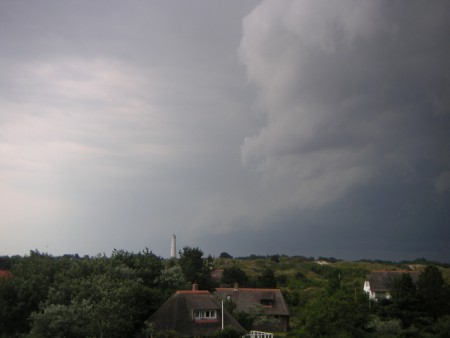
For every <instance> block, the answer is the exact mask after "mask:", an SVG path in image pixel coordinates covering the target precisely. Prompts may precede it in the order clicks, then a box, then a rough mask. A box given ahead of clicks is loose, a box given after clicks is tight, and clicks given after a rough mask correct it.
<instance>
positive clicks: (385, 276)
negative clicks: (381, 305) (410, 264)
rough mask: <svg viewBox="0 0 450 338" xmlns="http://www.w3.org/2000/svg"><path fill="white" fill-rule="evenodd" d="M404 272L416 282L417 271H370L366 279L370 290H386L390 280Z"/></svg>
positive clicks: (390, 282) (417, 277)
mask: <svg viewBox="0 0 450 338" xmlns="http://www.w3.org/2000/svg"><path fill="white" fill-rule="evenodd" d="M404 273H407V274H409V275H410V276H411V279H412V282H413V283H414V284H416V283H417V280H418V279H419V274H420V273H419V272H417V271H372V272H371V273H370V274H369V275H368V276H367V277H366V281H368V282H369V284H370V290H371V291H372V292H388V291H389V289H390V288H391V284H392V282H393V281H394V280H395V279H397V278H400V277H401V276H402V274H404Z"/></svg>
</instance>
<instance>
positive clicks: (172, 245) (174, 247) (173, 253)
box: [170, 235, 177, 258]
mask: <svg viewBox="0 0 450 338" xmlns="http://www.w3.org/2000/svg"><path fill="white" fill-rule="evenodd" d="M170 258H177V237H176V236H175V235H172V242H171V243H170Z"/></svg>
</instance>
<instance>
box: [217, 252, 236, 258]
mask: <svg viewBox="0 0 450 338" xmlns="http://www.w3.org/2000/svg"><path fill="white" fill-rule="evenodd" d="M219 258H233V256H231V255H230V254H229V253H228V252H221V253H220V255H219Z"/></svg>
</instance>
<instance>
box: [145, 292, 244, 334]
mask: <svg viewBox="0 0 450 338" xmlns="http://www.w3.org/2000/svg"><path fill="white" fill-rule="evenodd" d="M149 320H150V321H151V322H153V323H154V325H155V329H156V330H157V331H161V330H174V331H176V332H177V333H178V335H179V336H180V337H199V336H200V337H208V336H212V335H213V334H214V333H215V332H216V331H217V330H219V329H221V327H222V306H221V304H219V302H218V301H217V300H216V298H215V297H214V296H213V295H212V294H211V293H209V292H208V291H202V290H192V291H177V292H176V293H175V294H174V295H173V296H172V297H170V298H169V299H168V300H167V301H166V302H165V303H164V304H163V305H162V306H161V307H160V308H159V309H158V310H157V311H156V312H155V313H154V314H153V315H151V316H150V318H149ZM223 320H224V323H223V324H224V327H232V328H233V329H235V330H237V331H241V332H242V333H245V329H244V328H243V327H242V326H241V325H240V324H239V323H238V322H237V321H236V320H235V319H234V318H233V317H232V316H231V315H230V314H229V313H228V312H227V311H226V310H224V313H223Z"/></svg>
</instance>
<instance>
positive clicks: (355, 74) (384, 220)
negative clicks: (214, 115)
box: [241, 1, 450, 258]
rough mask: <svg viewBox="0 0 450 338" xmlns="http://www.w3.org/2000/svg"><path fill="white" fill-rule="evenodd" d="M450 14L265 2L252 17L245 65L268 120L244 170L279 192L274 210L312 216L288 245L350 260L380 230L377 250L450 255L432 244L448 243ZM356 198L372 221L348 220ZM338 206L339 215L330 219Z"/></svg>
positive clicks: (388, 6)
mask: <svg viewBox="0 0 450 338" xmlns="http://www.w3.org/2000/svg"><path fill="white" fill-rule="evenodd" d="M449 9H450V6H449V4H448V3H447V2H445V1H432V2H420V1H419V2H413V3H411V2H403V1H397V2H394V3H391V2H383V1H379V2H354V1H341V2H314V3H311V2H308V1H286V2H282V3H280V2H277V1H265V2H263V3H262V4H261V5H259V6H258V7H257V8H256V9H255V10H254V11H253V12H252V13H251V14H250V15H249V16H247V17H246V18H245V19H244V35H243V39H242V42H241V55H242V60H243V62H244V64H245V65H246V66H247V74H248V78H249V81H250V83H252V84H254V85H256V86H257V88H258V89H259V90H260V96H259V105H260V108H261V110H262V111H264V112H265V115H266V121H267V122H266V125H265V126H264V127H263V128H262V129H261V130H260V132H259V133H257V134H255V135H254V136H251V137H248V138H246V140H245V142H244V144H243V146H242V159H243V163H244V164H245V165H246V166H247V167H248V168H252V169H253V170H255V171H256V172H258V173H259V174H260V175H262V177H263V178H264V182H265V186H266V187H267V193H274V192H275V199H276V202H274V203H273V204H271V206H274V205H277V206H278V208H277V207H275V209H274V210H273V212H274V213H275V212H276V210H277V209H278V210H283V208H285V209H284V210H286V212H288V211H289V210H302V209H303V210H305V211H304V212H300V211H299V212H298V213H297V216H295V217H294V219H293V220H291V221H289V222H291V223H295V224H297V225H296V226H295V227H288V228H289V229H290V231H287V233H288V234H289V235H288V236H287V235H286V236H282V235H280V237H283V238H285V239H286V240H289V238H291V236H292V234H293V233H298V237H300V238H302V237H304V236H306V238H309V239H310V238H315V239H316V241H318V242H319V243H320V240H319V238H322V241H323V243H322V246H323V247H328V248H332V249H331V250H329V251H332V250H339V247H341V248H342V247H344V246H348V247H349V249H348V251H352V248H353V247H357V243H358V242H361V241H365V236H367V235H368V234H369V233H370V236H371V237H373V238H376V239H377V240H378V243H377V245H378V249H379V251H383V250H390V251H392V252H394V251H396V250H398V251H399V252H407V251H416V252H415V253H416V254H418V255H419V254H420V253H419V252H424V251H425V252H427V253H430V252H433V256H434V257H440V258H444V257H445V254H447V253H448V251H447V250H446V249H445V250H444V249H443V247H445V245H444V246H443V245H440V246H437V247H436V248H435V249H433V245H434V244H433V243H437V242H440V243H442V242H443V243H448V241H449V236H450V231H449V229H448V222H449V218H448V216H449V215H448V212H446V211H445V207H447V206H448V204H449V202H448V191H447V190H446V189H447V188H444V186H445V187H446V186H447V183H445V182H447V177H448V170H449V167H450V151H449V147H448V144H450V137H449V135H450V134H449V133H448V130H449V127H450V123H449V121H450V120H449V119H450V111H449V108H448V107H449V106H450V105H449V97H450V86H449V84H450V82H449V73H448V71H445V70H446V69H449V68H450V59H449V58H448V55H449V53H450V45H449V44H448V43H447V42H446V40H447V32H448V31H449V28H450V24H449V22H450V20H449V14H448V13H449ZM388 182H389V183H388ZM433 182H434V183H433ZM438 182H440V183H438ZM380 186H382V187H384V190H383V191H384V194H381V193H380V191H379V190H380V189H379V187H380ZM438 187H441V188H438ZM435 188H436V189H435ZM444 191H446V192H444ZM355 194H357V195H362V196H365V199H363V200H365V201H366V203H365V204H361V203H360V202H358V201H356V202H357V203H356V205H357V206H358V209H361V211H360V212H358V214H360V213H362V214H363V215H364V217H358V221H357V222H356V221H350V222H349V220H348V217H345V215H346V214H347V213H349V214H351V213H353V212H354V210H353V207H352V205H346V204H345V203H343V201H344V200H345V199H348V198H350V196H353V195H355ZM393 196H395V198H394V197H393ZM280 199H281V200H282V201H283V202H280ZM386 201H390V203H387V202H386ZM337 206H339V208H338V207H337ZM393 206H395V207H393ZM425 206H426V207H425ZM311 208H320V212H318V213H317V214H315V217H314V220H310V221H309V222H308V223H309V224H315V226H314V227H308V226H307V225H304V224H302V222H301V221H300V220H301V219H302V215H305V214H307V213H309V211H308V210H310V209H311ZM333 208H338V209H337V210H340V212H339V217H333V216H326V215H324V214H323V213H324V212H326V211H328V212H331V213H332V210H333ZM374 208H375V209H376V210H377V211H378V212H377V213H376V214H375V215H370V214H371V212H370V211H371V210H372V209H374ZM393 209H394V210H393ZM394 215H395V216H394ZM267 219H269V218H267ZM285 221H286V220H285ZM267 226H269V225H267ZM271 226H272V227H273V228H272V229H273V230H274V231H275V228H276V229H277V230H276V231H280V232H284V231H285V227H283V226H282V225H277V224H271ZM361 229H363V230H361ZM371 229H372V230H371ZM369 230H370V231H369ZM321 232H324V236H318V234H319V233H321ZM326 233H333V244H331V243H326V238H327V236H326ZM425 234H428V235H429V236H425ZM427 237H430V238H432V240H429V239H428V240H426V239H425V238H427ZM349 238H350V240H349ZM434 240H436V241H437V242H434ZM423 241H426V244H425V243H423ZM421 242H422V243H421ZM380 243H381V244H380ZM402 246H403V248H402ZM419 247H420V249H419ZM322 250H324V249H323V248H322ZM346 250H347V249H345V250H341V251H346ZM427 250H428V251H427ZM316 251H320V250H316ZM374 252H376V250H374ZM374 252H372V253H368V254H369V255H374V254H375V253H374ZM358 254H359V255H361V256H364V254H365V253H364V252H360V253H358ZM413 255H414V254H413Z"/></svg>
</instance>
